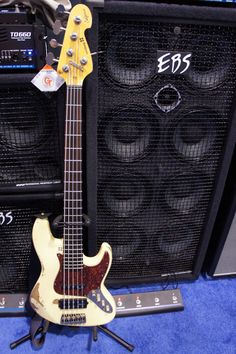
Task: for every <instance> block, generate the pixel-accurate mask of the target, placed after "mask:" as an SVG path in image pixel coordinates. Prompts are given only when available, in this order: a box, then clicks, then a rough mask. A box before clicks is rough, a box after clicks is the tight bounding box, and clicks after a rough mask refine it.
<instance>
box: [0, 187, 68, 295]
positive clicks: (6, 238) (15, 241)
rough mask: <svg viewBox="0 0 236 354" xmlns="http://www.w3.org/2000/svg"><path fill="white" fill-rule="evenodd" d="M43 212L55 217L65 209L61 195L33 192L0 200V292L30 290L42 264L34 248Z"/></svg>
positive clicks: (25, 291)
mask: <svg viewBox="0 0 236 354" xmlns="http://www.w3.org/2000/svg"><path fill="white" fill-rule="evenodd" d="M41 212H44V213H47V214H49V215H50V220H53V219H54V218H55V217H57V216H58V215H60V214H61V213H62V203H61V202H60V199H58V198H56V197H55V195H50V194H49V195H48V194H31V195H28V196H27V195H23V196H22V195H18V196H16V195H14V196H6V197H5V199H3V198H1V200H0V225H1V237H0V245H1V247H0V292H1V293H27V292H28V290H29V288H30V286H31V285H32V284H33V281H34V280H36V279H35V278H37V273H38V272H39V270H40V267H39V264H37V262H38V261H37V256H36V254H35V253H34V252H33V249H32V228H33V223H34V220H35V217H36V215H39V214H40V213H41ZM31 255H33V257H31ZM36 265H37V266H36ZM31 279H32V280H31ZM31 282H32V284H31Z"/></svg>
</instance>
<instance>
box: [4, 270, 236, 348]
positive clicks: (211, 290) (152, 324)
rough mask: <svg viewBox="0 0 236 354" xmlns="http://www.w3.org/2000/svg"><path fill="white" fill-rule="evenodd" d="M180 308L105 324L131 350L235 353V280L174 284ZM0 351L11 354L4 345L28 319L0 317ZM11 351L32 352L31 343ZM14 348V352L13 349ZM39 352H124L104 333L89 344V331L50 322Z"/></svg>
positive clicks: (149, 288)
mask: <svg viewBox="0 0 236 354" xmlns="http://www.w3.org/2000/svg"><path fill="white" fill-rule="evenodd" d="M179 288H180V290H181V293H182V297H183V302H184V305H185V309H184V311H182V312H175V313H174V312H172V313H163V314H154V315H145V316H136V317H125V318H116V319H114V321H112V322H111V323H110V324H109V325H108V328H110V329H111V330H113V331H114V332H116V333H117V334H118V335H119V336H121V337H123V338H124V339H125V340H126V341H128V342H130V343H132V344H133V345H134V346H135V350H134V353H136V354H156V353H158V354H236V278H231V279H220V280H207V279H205V278H202V277H201V278H200V279H198V280H197V281H195V282H192V283H184V284H183V283H182V284H179ZM154 290H160V287H158V286H156V285H153V284H152V285H147V286H145V287H144V286H142V287H140V286H139V287H129V288H128V289H119V290H112V292H113V293H114V294H115V293H122V292H123V293H124V292H126V291H128V292H137V291H154ZM0 326H1V337H0V338H1V341H0V353H2V354H7V353H10V352H11V353H12V351H11V350H10V349H9V343H10V342H12V341H14V340H16V339H18V338H19V337H21V336H23V335H25V334H26V333H27V332H28V329H29V318H26V317H21V318H0ZM14 351H15V353H16V354H21V353H22V354H23V353H34V352H35V350H34V349H32V347H31V344H30V342H26V343H24V344H22V345H21V346H19V347H18V348H16V349H15V350H14ZM14 351H13V352H14ZM39 352H40V353H42V354H48V353H62V354H87V353H92V354H100V353H101V354H108V353H114V354H121V353H122V354H123V353H128V351H127V350H126V349H124V348H123V347H121V346H120V345H119V344H117V343H116V342H114V341H113V340H112V339H111V338H109V337H108V336H106V335H105V334H103V333H101V332H99V333H98V341H97V342H92V337H91V329H90V328H80V329H71V328H68V327H60V326H55V325H50V328H49V332H48V334H47V337H46V341H45V344H44V347H43V348H42V349H41V350H39Z"/></svg>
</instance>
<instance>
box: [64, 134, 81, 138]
mask: <svg viewBox="0 0 236 354" xmlns="http://www.w3.org/2000/svg"><path fill="white" fill-rule="evenodd" d="M65 135H66V137H68V136H69V137H71V136H82V134H72V133H70V134H65Z"/></svg>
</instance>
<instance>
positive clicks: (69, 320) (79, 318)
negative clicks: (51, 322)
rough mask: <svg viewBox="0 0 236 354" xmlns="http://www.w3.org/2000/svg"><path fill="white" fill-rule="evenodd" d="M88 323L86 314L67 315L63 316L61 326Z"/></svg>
mask: <svg viewBox="0 0 236 354" xmlns="http://www.w3.org/2000/svg"><path fill="white" fill-rule="evenodd" d="M83 323H86V315H85V313H77V314H67V315H62V316H61V324H65V325H69V324H71V325H73V324H78V325H79V324H83Z"/></svg>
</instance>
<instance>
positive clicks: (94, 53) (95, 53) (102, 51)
mask: <svg viewBox="0 0 236 354" xmlns="http://www.w3.org/2000/svg"><path fill="white" fill-rule="evenodd" d="M101 53H104V50H100V51H99V52H93V53H91V56H93V55H97V54H101Z"/></svg>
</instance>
